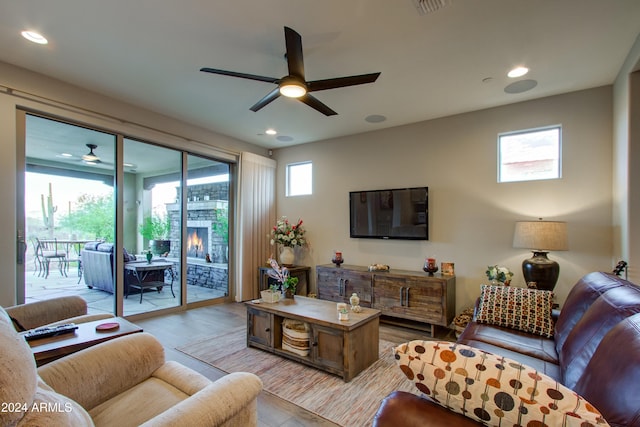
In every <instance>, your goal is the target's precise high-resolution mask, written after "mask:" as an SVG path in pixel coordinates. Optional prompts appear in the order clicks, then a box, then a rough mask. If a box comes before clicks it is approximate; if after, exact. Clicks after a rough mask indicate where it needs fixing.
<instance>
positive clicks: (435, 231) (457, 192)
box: [274, 86, 615, 310]
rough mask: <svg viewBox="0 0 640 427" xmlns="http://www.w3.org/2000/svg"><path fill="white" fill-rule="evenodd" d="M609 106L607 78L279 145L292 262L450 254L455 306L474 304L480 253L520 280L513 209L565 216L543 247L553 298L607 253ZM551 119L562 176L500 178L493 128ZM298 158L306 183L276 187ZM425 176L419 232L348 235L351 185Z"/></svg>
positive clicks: (517, 214)
mask: <svg viewBox="0 0 640 427" xmlns="http://www.w3.org/2000/svg"><path fill="white" fill-rule="evenodd" d="M611 111H612V87H611V86H606V87H601V88H595V89H591V90H585V91H580V92H574V93H570V94H565V95H560V96H554V97H549V98H544V99H539V100H534V101H528V102H522V103H517V104H512V105H508V106H504V107H499V108H492V109H487V110H482V111H476V112H472V113H468V114H461V115H457V116H452V117H446V118H442V119H437V120H430V121H425V122H421V123H417V124H412V125H406V126H401V127H396V128H391V129H386V130H379V131H373V132H369V133H366V134H359V135H354V136H349V137H343V138H336V139H331V140H327V141H323V142H317V143H312V144H305V145H300V146H293V147H288V148H282V149H278V150H276V151H275V153H274V158H275V159H276V160H277V161H278V175H277V194H278V196H277V197H278V199H277V206H278V209H277V210H278V215H286V216H288V217H289V218H290V219H292V220H296V219H298V217H300V218H302V219H303V220H304V222H305V225H306V227H307V230H308V236H309V239H310V241H311V244H312V247H311V249H310V251H309V252H308V254H307V255H306V259H299V260H298V262H299V263H304V264H307V265H311V266H312V267H313V268H315V265H318V264H328V263H330V259H331V255H332V251H333V250H334V249H338V250H341V251H342V252H343V256H344V258H345V260H346V261H345V262H346V264H355V265H369V264H372V263H381V264H388V265H390V266H391V268H392V269H393V268H401V269H408V270H421V268H422V264H423V262H424V258H425V257H427V256H430V257H434V258H436V259H437V261H438V263H440V262H443V261H444V262H454V263H455V269H456V276H457V278H456V286H457V302H456V305H457V308H458V310H459V309H461V308H463V307H467V306H470V305H472V304H473V301H474V300H475V298H476V297H477V295H478V293H479V285H480V284H481V283H484V282H485V276H484V272H485V270H486V266H487V265H489V264H500V265H505V266H507V267H509V268H510V269H511V270H512V271H514V272H515V277H514V281H513V282H512V283H513V284H514V285H516V286H524V280H523V278H522V271H521V263H522V260H523V259H525V258H528V257H529V255H530V253H529V252H527V251H526V250H522V249H513V248H512V239H513V229H514V223H515V221H517V220H531V219H536V218H538V217H543V218H544V219H548V220H560V221H567V223H568V230H569V247H570V250H569V251H566V252H555V253H551V254H550V255H549V256H550V258H552V259H555V260H556V261H558V262H559V263H560V279H559V281H558V285H557V286H556V293H557V294H558V300H559V302H562V301H564V298H565V297H566V294H567V292H568V290H569V289H570V288H571V286H572V285H573V284H574V283H575V282H576V281H577V279H579V278H580V277H581V276H582V275H584V274H585V273H587V272H589V271H594V270H603V271H610V270H611V269H612V268H613V265H614V264H615V263H613V260H612V227H611V224H612V112H611ZM555 124H561V125H562V128H563V132H562V144H563V152H562V155H563V177H562V179H558V180H548V181H536V182H521V183H506V184H498V183H497V179H496V176H497V170H496V169H497V166H496V162H497V160H496V159H497V135H498V133H500V132H505V131H513V130H519V129H529V128H534V127H539V126H547V125H555ZM328 125H330V122H328ZM373 126H375V125H372V127H373ZM306 160H311V161H312V162H313V174H314V183H313V186H314V188H313V195H312V196H304V197H289V198H288V197H285V196H284V185H285V165H286V164H287V163H292V162H300V161H306ZM423 185H426V186H428V187H429V190H430V200H429V204H430V207H429V208H430V211H429V226H430V240H429V241H426V242H425V241H391V240H389V241H383V240H370V239H351V238H349V205H348V192H349V191H358V190H372V189H387V188H398V187H411V186H423ZM612 264H613V265H612ZM314 283H315V282H314Z"/></svg>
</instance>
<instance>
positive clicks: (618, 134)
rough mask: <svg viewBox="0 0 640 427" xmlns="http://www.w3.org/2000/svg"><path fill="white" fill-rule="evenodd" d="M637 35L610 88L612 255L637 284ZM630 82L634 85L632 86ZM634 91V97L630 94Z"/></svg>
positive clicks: (639, 115) (639, 56)
mask: <svg viewBox="0 0 640 427" xmlns="http://www.w3.org/2000/svg"><path fill="white" fill-rule="evenodd" d="M639 69H640V36H638V38H637V39H636V42H635V44H634V46H633V47H632V49H631V50H630V51H629V55H628V56H627V59H626V60H625V62H624V64H623V66H622V67H621V69H620V72H619V73H618V77H617V79H616V81H615V84H614V86H613V156H614V157H613V164H614V171H613V198H614V203H613V228H614V234H613V236H614V249H613V253H614V255H615V256H616V257H617V258H618V259H623V260H626V261H628V262H629V279H630V280H632V281H634V282H636V283H638V281H640V268H639V267H638V265H639V264H640V223H638V221H637V220H636V221H635V222H634V221H633V218H638V212H640V191H639V190H638V188H639V187H640V175H639V174H640V170H638V168H637V167H635V168H634V167H632V166H633V165H638V163H640V150H639V149H638V147H639V146H640V128H639V127H640V75H638V73H639V71H636V72H635V73H634V74H631V73H633V71H635V70H639ZM632 79H633V82H634V84H632ZM634 90H635V94H633V91H634Z"/></svg>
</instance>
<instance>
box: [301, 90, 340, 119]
mask: <svg viewBox="0 0 640 427" xmlns="http://www.w3.org/2000/svg"><path fill="white" fill-rule="evenodd" d="M298 99H299V100H300V101H302V102H304V103H305V104H307V105H308V106H309V107H311V108H313V109H314V110H318V111H320V112H321V113H322V114H324V115H325V116H337V115H338V113H336V112H335V111H333V110H332V109H331V108H329V107H327V106H326V105H325V104H323V103H322V102H320V101H319V100H318V98H315V97H314V96H312V95H309V94H308V93H307V94H306V95H304V96H302V97H300V98H298Z"/></svg>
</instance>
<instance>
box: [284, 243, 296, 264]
mask: <svg viewBox="0 0 640 427" xmlns="http://www.w3.org/2000/svg"><path fill="white" fill-rule="evenodd" d="M295 259H296V254H295V253H294V252H293V248H292V247H291V246H283V247H282V249H280V264H282V265H284V266H286V267H291V266H292V265H293V261H295Z"/></svg>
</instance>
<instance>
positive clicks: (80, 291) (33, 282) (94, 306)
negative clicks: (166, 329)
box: [25, 267, 224, 316]
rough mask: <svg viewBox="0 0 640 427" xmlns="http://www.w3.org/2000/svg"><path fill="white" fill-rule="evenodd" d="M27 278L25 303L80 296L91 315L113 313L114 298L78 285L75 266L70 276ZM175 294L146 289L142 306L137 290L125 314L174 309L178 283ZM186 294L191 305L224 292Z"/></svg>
mask: <svg viewBox="0 0 640 427" xmlns="http://www.w3.org/2000/svg"><path fill="white" fill-rule="evenodd" d="M25 279H26V280H25V302H27V303H28V302H35V301H41V300H46V299H51V298H56V297H61V296H67V295H79V296H81V297H82V298H84V299H85V300H86V301H87V304H88V307H89V308H88V309H89V313H90V314H98V313H113V312H114V296H113V295H112V294H110V293H108V292H104V291H100V290H96V289H89V288H88V287H87V286H86V285H85V284H84V281H82V280H80V283H78V275H77V270H76V269H75V268H73V267H72V268H70V271H69V275H68V277H64V276H62V275H61V274H60V272H59V271H58V269H52V271H51V274H49V277H48V278H46V279H45V278H44V277H42V276H38V275H37V274H33V271H27V272H26V277H25ZM134 292H135V293H134ZM173 292H174V293H175V295H176V297H175V298H173V296H172V295H171V290H170V287H169V286H168V285H167V286H165V287H164V288H163V289H162V291H161V292H157V291H156V290H155V289H147V290H145V292H144V295H143V298H142V303H140V294H139V293H138V292H137V291H132V292H131V294H130V295H129V297H128V298H126V299H125V300H124V315H125V316H131V315H134V314H139V313H146V312H150V311H155V310H159V309H162V308H167V307H175V306H177V305H179V302H180V284H179V283H178V282H177V281H176V282H175V283H174V285H173ZM187 295H188V302H195V301H202V300H207V299H213V298H220V297H224V293H223V292H222V291H220V290H216V289H210V288H206V287H202V286H191V285H187Z"/></svg>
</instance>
